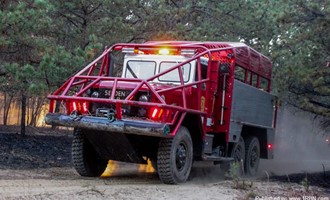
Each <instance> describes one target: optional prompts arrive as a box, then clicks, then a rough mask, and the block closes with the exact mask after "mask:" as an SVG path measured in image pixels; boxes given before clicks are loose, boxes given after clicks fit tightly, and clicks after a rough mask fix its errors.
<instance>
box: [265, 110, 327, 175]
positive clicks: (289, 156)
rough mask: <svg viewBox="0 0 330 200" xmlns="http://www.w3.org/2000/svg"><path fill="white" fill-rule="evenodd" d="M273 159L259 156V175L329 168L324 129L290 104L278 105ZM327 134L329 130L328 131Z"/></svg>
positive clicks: (311, 117)
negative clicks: (288, 105)
mask: <svg viewBox="0 0 330 200" xmlns="http://www.w3.org/2000/svg"><path fill="white" fill-rule="evenodd" d="M277 119H278V121H277V128H276V135H275V144H274V154H275V158H274V159H273V160H261V163H260V167H259V175H265V174H266V172H265V171H267V173H269V174H276V175H286V174H290V173H302V172H320V171H323V170H328V171H329V170H330V145H328V144H327V143H326V141H325V139H326V137H325V135H326V134H327V132H325V131H324V130H322V128H320V127H319V121H318V119H317V118H316V119H315V117H314V116H313V115H311V114H309V113H306V112H302V111H297V110H295V109H293V108H290V107H284V108H281V109H280V110H279V112H278V117H277ZM328 135H330V134H328Z"/></svg>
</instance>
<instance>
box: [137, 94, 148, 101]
mask: <svg viewBox="0 0 330 200" xmlns="http://www.w3.org/2000/svg"><path fill="white" fill-rule="evenodd" d="M139 101H143V102H148V101H149V98H148V96H147V95H141V96H140V97H139Z"/></svg>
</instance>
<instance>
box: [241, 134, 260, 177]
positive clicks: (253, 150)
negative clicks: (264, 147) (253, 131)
mask: <svg viewBox="0 0 330 200" xmlns="http://www.w3.org/2000/svg"><path fill="white" fill-rule="evenodd" d="M245 145H246V146H245V149H246V153H245V164H244V169H245V173H246V175H248V176H255V175H256V174H257V171H258V167H259V161H260V143H259V140H258V138H257V137H248V138H246V139H245Z"/></svg>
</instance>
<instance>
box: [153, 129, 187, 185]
mask: <svg viewBox="0 0 330 200" xmlns="http://www.w3.org/2000/svg"><path fill="white" fill-rule="evenodd" d="M192 160H193V144H192V139H191V136H190V133H189V131H188V129H187V128H185V127H183V126H181V127H180V128H179V130H178V132H177V134H176V135H175V136H174V138H165V139H162V140H161V141H160V143H159V147H158V154H157V170H158V175H159V178H160V179H161V180H162V182H163V183H166V184H178V183H183V182H186V181H187V179H188V177H189V174H190V170H191V166H192Z"/></svg>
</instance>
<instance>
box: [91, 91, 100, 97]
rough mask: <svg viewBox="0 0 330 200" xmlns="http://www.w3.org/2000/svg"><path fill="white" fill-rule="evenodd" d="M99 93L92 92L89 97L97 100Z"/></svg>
mask: <svg viewBox="0 0 330 200" xmlns="http://www.w3.org/2000/svg"><path fill="white" fill-rule="evenodd" d="M99 95H100V94H99V92H98V91H94V92H93V93H92V95H91V97H95V98H98V97H99Z"/></svg>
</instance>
